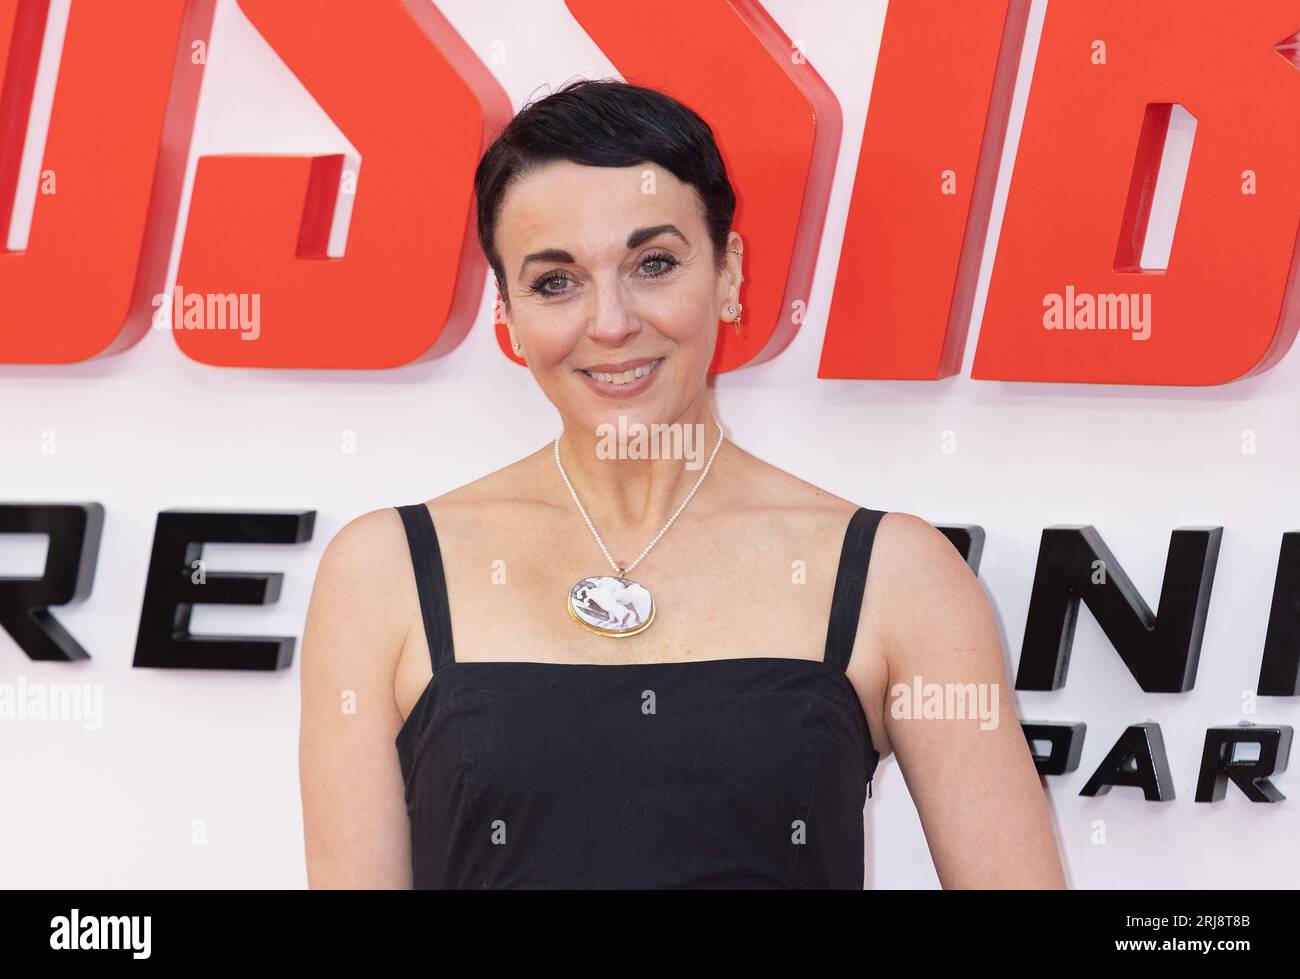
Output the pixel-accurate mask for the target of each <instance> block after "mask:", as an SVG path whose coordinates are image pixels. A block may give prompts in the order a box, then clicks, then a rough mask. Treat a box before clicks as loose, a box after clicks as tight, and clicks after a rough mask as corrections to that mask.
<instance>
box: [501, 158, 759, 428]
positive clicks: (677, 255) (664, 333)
mask: <svg viewBox="0 0 1300 979" xmlns="http://www.w3.org/2000/svg"><path fill="white" fill-rule="evenodd" d="M496 230H497V248H498V250H499V252H500V255H501V261H502V265H503V269H504V275H505V280H506V287H507V290H508V292H509V297H510V306H509V310H508V311H507V312H506V323H507V325H508V327H509V329H510V338H511V342H512V343H517V344H519V345H520V348H521V349H520V351H519V353H520V355H521V356H522V357H523V358H524V360H525V361H526V363H527V364H528V367H529V369H530V370H531V371H532V372H533V376H534V377H535V378H536V379H537V383H538V384H539V385H540V386H541V388H542V390H543V391H544V392H545V393H546V396H547V397H548V398H549V399H550V400H551V401H552V403H554V404H555V406H556V407H557V408H558V409H559V410H560V413H561V415H562V417H564V418H565V419H568V420H571V421H573V422H574V423H575V424H577V425H580V426H582V427H584V428H586V430H587V431H589V432H594V431H595V428H596V426H597V425H599V424H600V423H601V422H606V421H611V420H615V419H616V418H617V417H618V416H619V415H623V416H625V417H626V418H627V421H628V423H629V424H630V423H633V422H640V423H642V424H650V423H652V422H669V421H673V420H675V419H677V418H679V417H682V416H683V415H687V414H688V413H693V412H695V411H697V410H698V409H699V408H701V407H703V405H704V401H703V399H704V397H705V390H706V388H705V380H706V378H707V375H708V367H709V364H710V362H711V361H712V359H713V350H714V344H715V342H716V339H717V331H718V321H719V318H720V317H721V316H723V311H724V309H725V308H726V306H727V305H728V304H729V303H734V302H736V296H737V286H738V284H739V280H740V259H739V256H736V255H734V254H728V255H727V259H728V262H727V265H726V266H725V267H724V269H723V271H722V272H719V271H718V269H717V266H716V265H715V262H714V254H713V246H712V243H711V241H710V239H709V235H708V230H707V228H706V225H705V223H704V213H703V205H702V204H701V202H700V200H699V197H698V196H697V194H696V193H695V189H694V188H693V187H692V186H691V185H689V184H686V183H684V182H682V181H680V180H678V179H677V178H676V177H675V176H673V175H672V174H671V173H669V172H668V171H667V170H664V169H663V168H661V167H659V166H657V165H656V164H653V163H645V164H639V165H637V166H632V167H619V168H615V167H589V166H582V165H580V164H576V163H571V162H569V161H558V162H555V163H551V164H548V165H546V166H545V167H544V168H542V169H540V170H537V171H535V172H533V173H530V174H528V175H527V176H525V177H523V178H521V179H520V180H518V181H517V182H516V183H514V184H513V185H511V187H510V188H509V189H508V190H507V191H506V194H505V197H504V199H503V201H502V205H501V209H500V211H499V212H498V217H497V229H496ZM739 245H740V237H739V235H737V234H736V233H735V232H732V234H731V243H729V245H728V248H737V249H738V248H739ZM637 368H639V369H640V372H641V373H642V375H643V376H640V377H636V376H635V372H636V369H637ZM629 370H632V371H633V373H632V374H629V373H627V372H628V371H629ZM646 371H649V373H645V372H646ZM588 372H590V373H588ZM593 374H594V375H598V376H594V377H593V376H592V375H593Z"/></svg>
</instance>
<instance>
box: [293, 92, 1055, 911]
mask: <svg viewBox="0 0 1300 979" xmlns="http://www.w3.org/2000/svg"><path fill="white" fill-rule="evenodd" d="M476 191H477V196H478V207H479V216H478V232H479V239H480V242H481V244H482V247H483V250H484V253H485V254H486V255H487V256H488V259H489V263H490V265H491V267H492V270H493V272H494V274H495V277H496V282H497V287H498V290H499V293H500V297H501V304H502V312H503V315H504V319H505V322H506V325H507V326H508V328H509V334H510V338H511V342H512V343H513V345H514V347H515V349H516V350H517V351H518V352H519V353H520V355H521V356H522V357H523V358H524V359H525V360H526V362H527V365H528V369H529V370H530V371H531V372H532V375H533V378H534V379H535V380H536V382H537V383H538V384H539V385H540V386H541V389H542V391H543V392H544V393H545V394H546V396H547V398H548V399H549V400H550V401H551V402H552V403H553V404H554V405H555V407H556V409H557V411H558V412H559V414H560V418H561V420H562V422H563V430H562V433H561V437H559V438H557V440H556V442H554V443H548V444H546V445H545V446H543V447H541V448H539V449H538V450H537V451H536V452H534V453H532V454H531V455H529V456H527V457H525V458H523V459H521V460H519V461H518V462H515V463H513V464H512V465H509V466H506V467H505V468H504V469H500V470H498V471H496V472H493V473H491V474H490V475H487V476H485V477H483V478H481V479H479V480H477V481H475V482H472V483H470V484H469V485H467V486H463V487H461V488H459V489H456V490H454V491H453V492H450V493H447V494H445V495H443V496H439V497H437V498H436V499H433V500H430V501H428V502H427V503H422V504H410V505H403V506H401V507H393V508H388V509H383V510H377V511H374V512H372V513H368V514H365V515H364V516H362V517H359V518H358V519H356V520H354V521H352V522H351V523H349V524H348V525H347V526H346V527H344V528H343V530H341V531H340V532H339V534H338V535H337V536H336V537H335V538H334V539H333V541H331V543H330V544H329V546H328V548H327V549H326V551H325V554H324V556H323V557H322V560H321V564H320V568H319V571H318V575H317V579H316V585H315V589H314V592H313V595H312V601H311V607H310V611H309V614H308V621H307V625H306V629H305V634H304V640H303V666H302V698H303V711H302V741H301V768H302V772H301V774H302V790H303V808H304V816H305V829H306V846H307V866H308V877H309V883H310V885H311V886H313V887H410V886H415V887H592V888H606V887H611V888H612V887H854V888H861V887H862V886H863V877H864V840H863V820H862V815H863V807H864V805H865V803H866V799H867V798H868V792H869V789H870V786H869V779H870V778H871V776H872V775H873V774H874V771H875V768H876V765H877V764H878V762H879V760H880V759H881V758H883V757H885V756H888V755H890V754H894V753H896V754H897V755H898V759H899V764H900V766H901V768H902V770H903V774H904V776H905V778H906V780H907V784H908V788H909V790H910V792H911V794H912V798H913V800H914V801H915V803H916V807H917V809H918V811H919V813H920V816H921V821H922V824H923V826H924V829H925V833H926V837H927V839H928V841H929V844H930V850H931V853H932V855H933V858H934V863H935V867H936V869H937V871H938V876H939V879H940V881H941V883H942V884H943V885H944V886H945V887H1008V886H1015V887H1058V886H1062V885H1063V876H1062V870H1061V865H1060V861H1059V858H1058V856H1057V852H1056V848H1055V844H1054V841H1053V836H1052V831H1051V827H1050V823H1049V819H1048V814H1047V807H1046V802H1045V799H1044V794H1043V790H1042V787H1041V784H1040V782H1039V779H1038V777H1037V775H1036V772H1035V769H1034V765H1033V762H1032V760H1031V757H1030V754H1029V751H1028V746H1027V744H1026V741H1025V738H1024V735H1023V733H1022V732H1021V729H1020V727H1019V724H1018V722H1017V720H1016V715H1015V711H1014V707H1013V705H1012V701H1011V697H1010V692H1009V690H1008V686H1007V680H1006V675H1005V672H1004V665H1003V659H1002V654H1001V650H1000V644H999V639H998V633H997V630H996V627H995V624H994V620H993V616H992V614H991V611H990V609H989V606H988V603H987V601H986V600H985V597H984V593H983V591H982V589H981V587H980V585H979V583H978V582H977V580H976V578H975V577H974V575H973V574H972V573H971V572H970V570H969V569H968V568H967V566H966V564H965V563H964V562H963V561H962V560H961V558H960V556H959V555H958V554H957V552H956V550H955V549H954V548H953V547H952V545H951V544H950V543H949V542H948V540H947V539H946V538H945V537H943V535H941V534H940V533H939V532H938V531H936V530H935V529H933V528H932V527H931V526H930V525H929V524H927V523H926V522H925V521H923V520H921V519H919V518H918V517H915V516H912V515H909V514H905V513H897V512H894V513H888V514H882V513H881V511H878V510H871V509H868V508H864V507H860V506H858V505H856V504H854V503H852V502H850V501H848V500H844V499H841V498H839V497H836V496H834V495H832V494H830V493H827V492H825V491H824V490H821V489H818V488H817V487H816V486H812V485H810V484H808V483H806V482H804V481H802V480H800V479H798V478H796V477H794V476H792V475H791V474H789V473H786V472H783V471H781V470H780V469H777V468H776V467H774V466H771V465H769V464H768V463H766V462H763V461H762V460H760V459H758V458H756V457H754V456H752V455H750V454H749V453H747V452H745V451H743V450H742V449H740V448H739V447H737V446H736V445H735V444H734V443H733V442H731V441H729V440H727V439H726V438H725V433H724V432H723V430H722V428H721V426H720V425H719V423H718V422H717V420H716V418H715V416H714V414H713V410H712V408H711V407H710V399H709V388H708V385H707V372H708V367H709V364H710V361H711V359H712V357H713V352H714V345H715V342H716V339H717V330H718V329H719V321H723V322H726V323H731V324H734V323H738V322H739V320H740V317H741V315H742V310H741V303H740V285H741V282H742V279H743V275H742V272H741V270H742V268H743V256H744V249H743V247H742V242H741V239H740V236H739V235H738V234H736V232H734V231H732V230H730V229H731V221H732V217H733V212H734V208H735V197H734V195H733V193H732V190H731V187H730V185H729V183H728V181H727V176H726V172H725V168H724V166H723V163H722V160H721V157H720V155H719V153H718V150H717V147H716V146H715V144H714V142H713V137H712V132H711V130H710V128H709V127H708V126H707V124H706V123H705V122H704V121H703V120H701V119H700V118H699V117H698V116H697V115H696V114H695V113H693V112H691V111H690V110H689V109H687V108H685V107H684V106H682V105H681V104H679V103H678V102H676V101H674V100H672V99H670V98H668V97H667V96H665V95H663V94H662V93H658V92H655V91H653V90H649V89H645V88H640V87H636V86H632V85H627V84H624V83H621V82H615V81H581V82H577V83H574V84H571V85H569V86H566V87H565V88H562V89H561V90H560V91H558V92H556V93H555V94H553V95H551V96H549V97H546V98H544V99H542V100H540V101H539V102H537V103H535V104H533V105H530V106H528V107H526V108H525V109H524V110H523V111H522V112H520V113H519V115H518V116H516V118H515V119H514V120H513V121H512V122H511V124H510V125H509V126H508V127H507V128H506V130H505V131H504V132H503V133H502V135H501V136H500V137H499V138H498V139H497V141H496V142H495V143H494V145H493V146H492V147H491V148H490V149H489V150H488V152H487V153H486V154H485V155H484V158H483V160H482V161H481V163H480V165H479V168H478V172H477V175H476ZM656 424H659V425H666V426H669V427H668V429H667V431H668V432H669V433H670V434H672V435H674V436H677V437H679V438H680V441H679V442H675V443H670V442H668V441H667V440H665V442H664V444H666V445H670V446H671V447H672V450H671V451H667V452H651V453H649V457H644V455H645V454H637V453H633V452H631V451H618V445H617V444H616V440H614V443H611V440H610V439H609V438H608V431H609V429H608V428H603V427H602V426H613V427H614V428H615V429H618V428H619V427H620V426H622V430H623V431H625V432H636V431H638V430H640V431H650V430H651V429H650V428H649V426H652V425H656ZM639 426H645V428H644V429H640V428H639ZM660 431H663V430H660ZM656 445H657V444H656ZM868 568H870V574H868V573H867V572H868ZM561 598H563V599H564V607H563V608H562V607H561V604H560V602H561ZM435 673H436V676H435ZM918 680H919V681H920V682H923V683H940V684H943V683H960V684H969V683H974V684H983V685H985V687H984V689H985V690H986V691H992V693H993V696H994V698H995V701H996V705H997V707H998V712H997V716H999V717H1000V718H1001V722H1000V723H998V724H996V725H994V726H992V727H991V728H989V729H987V730H986V729H985V728H986V727H989V725H987V724H982V723H981V722H980V721H979V720H977V719H966V718H959V717H954V718H948V719H928V720H922V719H913V718H910V717H908V716H906V714H907V712H906V711H898V710H890V709H887V708H888V707H889V705H890V699H889V697H888V696H887V695H888V691H889V690H890V689H891V687H892V686H893V685H894V684H895V683H898V684H900V685H901V686H905V687H906V688H908V689H909V690H910V689H912V688H913V686H914V684H915V683H916V682H917V681H918ZM340 703H342V704H343V705H344V706H343V707H342V708H340ZM349 705H354V706H353V708H352V709H349Z"/></svg>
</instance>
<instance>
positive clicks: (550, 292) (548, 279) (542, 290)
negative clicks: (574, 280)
mask: <svg viewBox="0 0 1300 979" xmlns="http://www.w3.org/2000/svg"><path fill="white" fill-rule="evenodd" d="M568 281H569V277H568V276H567V275H564V274H562V273H560V272H554V273H552V274H550V275H544V276H542V277H541V278H540V279H538V280H537V281H536V282H534V283H533V284H532V285H531V286H529V289H530V290H531V291H533V292H535V293H537V294H538V295H541V296H558V295H560V294H561V293H563V292H564V289H563V285H564V284H565V283H567V282H568ZM552 283H559V284H560V286H561V288H558V289H552V288H551V285H552Z"/></svg>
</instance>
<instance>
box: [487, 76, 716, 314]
mask: <svg viewBox="0 0 1300 979" xmlns="http://www.w3.org/2000/svg"><path fill="white" fill-rule="evenodd" d="M555 160H569V161H571V162H573V163H578V164H582V165H584V166H593V167H629V166H635V165H636V164H638V163H645V162H647V161H649V162H653V163H657V164H658V165H659V166H661V167H663V168H664V169H665V170H667V171H668V172H670V173H671V174H673V176H675V177H677V179H678V180H681V181H682V182H684V183H687V184H690V185H691V186H693V187H694V188H695V190H696V192H697V193H698V194H699V197H700V199H701V201H702V203H703V205H704V221H705V224H706V225H707V226H708V229H709V237H710V239H711V240H712V241H713V251H714V260H715V264H716V265H717V267H718V269H719V270H721V269H722V267H723V265H724V264H725V263H726V249H727V235H728V233H729V232H730V231H731V221H732V218H733V217H734V216H735V213H736V195H735V193H734V192H733V191H732V189H731V182H730V181H729V180H728V179H727V168H726V166H725V165H724V164H723V162H722V154H720V153H719V152H718V146H717V144H716V143H715V142H714V141H713V130H712V129H711V128H710V126H709V124H708V123H707V122H705V121H704V120H703V119H701V118H700V117H699V116H698V115H697V114H696V113H695V112H694V111H692V110H691V109H688V108H687V107H686V106H684V105H682V103H680V102H678V101H677V100H676V99H674V98H672V97H671V96H668V95H665V94H664V93H663V92H659V91H656V90H655V89H653V88H643V87H642V86H640V85H631V84H628V83H627V82H623V81H620V80H618V79H616V78H601V79H580V80H578V81H573V82H569V83H568V84H566V85H564V86H563V87H561V88H560V89H559V90H558V91H556V92H554V93H552V94H551V95H548V96H546V97H545V98H542V99H540V100H538V101H534V102H530V103H529V104H527V105H526V106H524V108H523V109H521V110H520V111H519V113H518V114H517V115H516V116H515V117H514V118H513V119H512V120H511V121H510V122H509V124H507V125H506V127H505V129H504V130H502V132H501V135H500V136H498V137H497V139H496V141H495V142H493V144H492V145H491V146H489V147H488V149H487V152H486V153H484V154H483V158H482V159H481V160H480V161H479V164H478V169H477V170H476V171H475V173H474V193H475V196H476V198H477V200H478V240H479V244H480V245H481V246H482V248H483V254H484V255H486V256H487V260H488V264H489V265H491V266H492V272H493V274H494V275H495V276H496V280H497V288H498V289H499V290H500V292H501V299H502V301H503V302H504V303H505V304H506V306H507V307H508V306H509V305H510V294H509V293H508V292H507V291H506V275H505V270H504V268H503V266H502V264H501V254H500V252H499V251H498V250H497V246H496V220H497V213H498V212H499V211H500V209H501V201H502V198H503V197H504V196H505V192H506V190H507V188H508V187H509V186H510V185H511V184H512V183H513V182H514V181H516V180H518V179H519V178H520V177H523V176H524V175H526V174H528V173H531V172H532V171H534V170H537V169H539V168H540V167H542V166H544V165H546V164H548V163H550V162H552V161H555Z"/></svg>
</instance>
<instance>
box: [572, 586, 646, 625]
mask: <svg viewBox="0 0 1300 979" xmlns="http://www.w3.org/2000/svg"><path fill="white" fill-rule="evenodd" d="M568 604H569V615H571V616H572V617H573V618H574V619H575V620H576V621H577V623H578V624H579V625H580V626H582V627H583V628H584V629H586V630H587V631H588V632H594V633H596V634H598V635H601V636H614V637H621V636H635V635H636V634H637V633H638V632H641V631H642V630H643V629H645V628H646V627H647V626H649V625H650V623H651V622H652V621H653V620H654V617H655V603H654V599H653V598H651V597H650V591H649V589H647V588H646V587H645V585H642V584H640V583H639V582H636V581H633V580H632V579H631V578H619V577H618V576H616V575H608V574H602V575H594V576H593V577H591V578H583V579H582V580H581V581H579V582H578V583H577V584H576V585H574V586H573V587H572V588H571V589H569V603H568Z"/></svg>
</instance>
